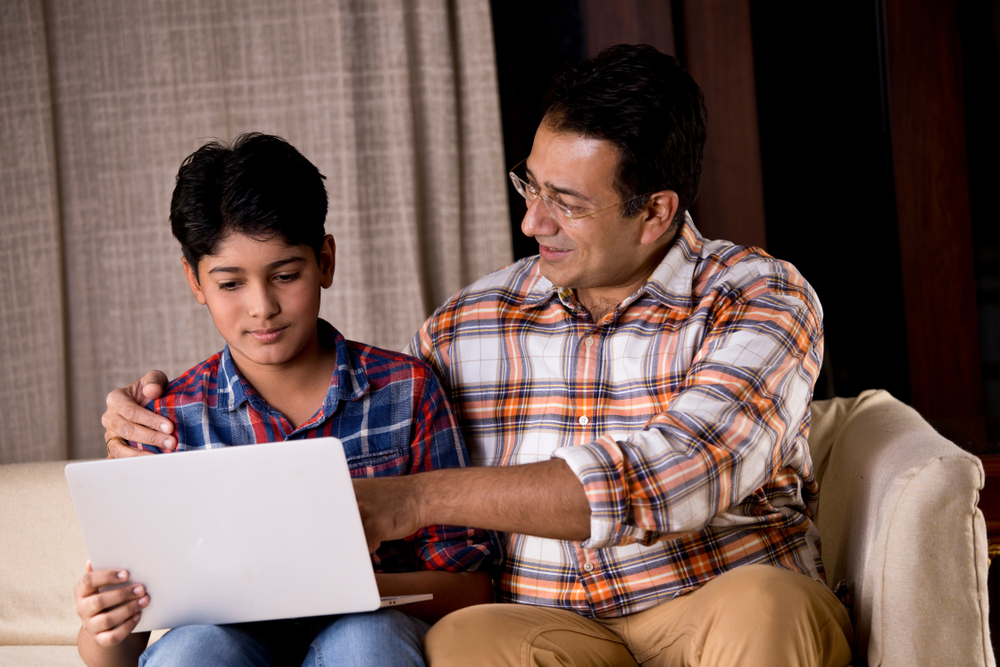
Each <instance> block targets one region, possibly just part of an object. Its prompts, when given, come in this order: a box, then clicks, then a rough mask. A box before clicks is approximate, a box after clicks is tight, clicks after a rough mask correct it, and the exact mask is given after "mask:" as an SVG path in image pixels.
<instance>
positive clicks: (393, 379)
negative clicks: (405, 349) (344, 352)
mask: <svg viewBox="0 0 1000 667" xmlns="http://www.w3.org/2000/svg"><path fill="white" fill-rule="evenodd" d="M347 347H348V349H349V350H350V351H351V352H352V353H353V354H354V355H355V356H356V360H357V363H358V365H359V366H360V367H361V369H363V370H364V373H365V375H366V376H367V378H368V382H369V383H370V384H372V385H374V386H376V387H377V388H378V387H385V386H386V385H389V384H394V383H400V382H419V383H421V384H425V383H428V382H431V383H434V384H436V376H435V375H434V371H433V370H431V367H430V366H428V365H427V364H426V363H424V362H423V361H421V360H419V359H415V358H414V357H411V356H410V355H408V354H403V353H402V352H393V351H391V350H386V349H383V348H380V347H375V346H374V345H368V344H366V343H359V342H357V341H353V340H350V341H347Z"/></svg>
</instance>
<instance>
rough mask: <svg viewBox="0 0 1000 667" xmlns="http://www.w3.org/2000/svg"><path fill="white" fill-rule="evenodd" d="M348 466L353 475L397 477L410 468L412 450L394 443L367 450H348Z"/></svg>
mask: <svg viewBox="0 0 1000 667" xmlns="http://www.w3.org/2000/svg"><path fill="white" fill-rule="evenodd" d="M347 467H348V468H350V470H351V477H396V476H399V475H405V474H407V472H409V468H410V450H409V448H407V447H400V446H398V445H392V446H389V447H387V448H384V449H382V448H379V449H376V450H374V451H373V450H372V449H369V450H368V451H367V452H362V451H357V452H350V451H348V452H347Z"/></svg>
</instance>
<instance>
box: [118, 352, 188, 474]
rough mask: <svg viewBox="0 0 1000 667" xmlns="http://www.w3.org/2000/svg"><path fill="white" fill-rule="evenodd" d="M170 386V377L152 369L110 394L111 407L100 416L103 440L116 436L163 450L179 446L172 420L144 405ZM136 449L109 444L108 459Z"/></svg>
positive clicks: (124, 454) (132, 453) (131, 452)
mask: <svg viewBox="0 0 1000 667" xmlns="http://www.w3.org/2000/svg"><path fill="white" fill-rule="evenodd" d="M166 386H167V376H166V375H164V374H163V372H161V371H150V372H148V373H146V374H145V375H143V376H142V378H140V379H138V380H136V381H135V382H133V383H132V384H130V385H129V386H127V387H125V388H123V389H115V390H114V391H112V392H111V393H110V394H108V398H107V404H108V409H107V410H106V411H105V412H104V414H103V415H101V424H103V425H104V429H105V431H104V440H105V441H108V440H110V439H111V438H113V437H115V436H117V437H119V438H124V439H125V440H132V441H133V442H139V443H142V444H144V445H153V446H154V447H158V448H160V449H162V450H164V451H171V450H173V449H174V448H176V447H177V438H174V437H171V436H170V435H169V434H170V433H173V432H174V425H173V424H172V423H170V420H168V419H164V418H163V417H161V416H160V415H158V414H155V413H153V412H150V411H149V410H147V409H145V408H144V407H142V406H143V404H145V403H148V402H149V401H152V400H153V399H156V398H159V397H160V396H162V395H163V390H164V389H165V388H166ZM136 451H137V450H135V449H132V448H131V447H128V446H127V445H123V444H122V443H120V442H118V441H117V440H116V441H113V442H110V443H109V444H108V458H123V457H125V456H135V455H136V454H135V452H136Z"/></svg>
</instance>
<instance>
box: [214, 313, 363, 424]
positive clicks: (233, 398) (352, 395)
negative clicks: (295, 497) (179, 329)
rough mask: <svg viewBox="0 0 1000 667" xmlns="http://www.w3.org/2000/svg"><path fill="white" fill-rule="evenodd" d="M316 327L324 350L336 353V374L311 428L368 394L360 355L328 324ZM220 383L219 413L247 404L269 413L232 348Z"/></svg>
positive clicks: (226, 355) (224, 354)
mask: <svg viewBox="0 0 1000 667" xmlns="http://www.w3.org/2000/svg"><path fill="white" fill-rule="evenodd" d="M316 326H317V328H318V329H319V339H320V343H321V344H322V345H323V347H325V348H327V349H329V348H331V347H334V348H336V350H337V370H336V371H334V373H333V377H332V378H331V379H330V388H329V389H328V390H327V392H326V398H325V399H324V400H323V414H322V416H321V417H320V419H318V420H311V421H310V422H309V424H308V425H309V427H310V428H312V427H315V426H316V424H317V423H320V422H322V421H323V420H325V419H327V418H328V417H330V416H331V415H333V414H334V413H335V412H336V411H337V409H338V407H339V406H340V402H341V401H356V400H358V399H359V398H361V397H362V396H364V395H365V394H366V393H367V392H368V375H367V374H366V373H365V369H364V366H363V365H362V364H361V359H360V358H359V357H358V354H357V352H356V351H355V350H354V349H353V348H352V347H351V346H349V345H348V344H347V340H346V339H345V338H344V336H343V334H341V333H340V332H339V331H337V330H336V329H335V328H334V327H333V326H332V325H331V324H330V323H329V322H327V321H326V320H322V319H320V320H318V321H317V323H316ZM218 381H219V403H218V406H219V409H220V410H226V411H228V412H232V411H233V410H236V409H237V408H239V407H240V406H241V405H243V403H245V402H247V401H249V402H250V405H251V406H252V407H253V408H254V409H255V410H257V411H258V412H265V411H266V410H267V409H268V407H267V405H266V404H265V403H264V400H263V399H262V398H261V397H260V394H258V393H257V392H256V391H255V390H254V389H253V386H252V385H251V384H250V382H248V381H247V379H246V378H245V377H243V374H242V373H240V371H239V369H238V368H237V367H236V363H235V362H234V361H233V355H232V352H230V350H229V345H226V349H224V350H223V351H222V361H221V363H220V364H219V378H218Z"/></svg>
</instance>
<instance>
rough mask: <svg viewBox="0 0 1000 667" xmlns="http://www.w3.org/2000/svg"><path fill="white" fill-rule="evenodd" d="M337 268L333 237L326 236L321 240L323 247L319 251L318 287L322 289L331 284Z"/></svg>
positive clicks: (335, 244)
mask: <svg viewBox="0 0 1000 667" xmlns="http://www.w3.org/2000/svg"><path fill="white" fill-rule="evenodd" d="M336 267H337V242H336V241H335V240H334V238H333V235H331V234H327V235H326V237H325V238H324V239H323V245H322V246H321V247H320V249H319V275H320V285H322V286H323V289H326V288H328V287H329V286H330V285H332V284H333V273H334V269H335V268H336Z"/></svg>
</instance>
